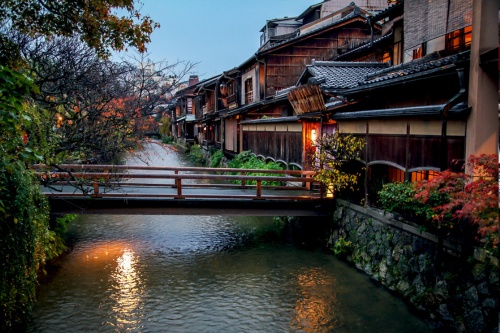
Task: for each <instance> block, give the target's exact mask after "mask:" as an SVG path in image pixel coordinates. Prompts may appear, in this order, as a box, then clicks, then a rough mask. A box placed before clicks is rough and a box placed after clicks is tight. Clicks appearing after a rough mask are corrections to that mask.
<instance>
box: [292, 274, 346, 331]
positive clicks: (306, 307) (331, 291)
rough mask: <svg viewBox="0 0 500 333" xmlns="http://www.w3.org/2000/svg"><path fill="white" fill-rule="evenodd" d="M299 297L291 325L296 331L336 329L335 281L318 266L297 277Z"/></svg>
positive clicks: (336, 301) (296, 291)
mask: <svg viewBox="0 0 500 333" xmlns="http://www.w3.org/2000/svg"><path fill="white" fill-rule="evenodd" d="M296 284H297V285H296V290H295V294H296V295H297V296H298V297H297V301H296V304H295V308H294V310H293V313H292V318H291V323H290V326H291V327H293V328H294V329H297V330H298V331H299V332H331V330H333V329H335V328H336V327H337V316H338V314H337V313H336V312H335V309H336V307H337V303H338V300H337V294H336V292H335V278H334V277H333V276H332V275H331V274H327V273H326V272H325V271H324V270H321V269H319V268H317V267H315V268H309V269H306V270H304V271H301V272H299V273H298V274H297V280H296Z"/></svg>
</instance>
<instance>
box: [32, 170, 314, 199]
mask: <svg viewBox="0 0 500 333" xmlns="http://www.w3.org/2000/svg"><path fill="white" fill-rule="evenodd" d="M33 168H34V169H36V170H40V171H36V172H35V174H36V175H37V176H38V177H40V178H41V179H43V180H44V181H42V183H44V184H46V182H47V181H48V182H49V183H50V182H51V181H53V182H54V184H55V183H57V182H58V181H61V180H62V181H66V182H68V184H69V183H71V182H72V181H76V180H77V179H91V182H92V185H91V186H92V187H93V194H92V196H93V197H102V194H101V193H99V192H100V189H99V188H100V187H101V186H109V185H112V184H110V183H109V181H116V180H121V179H173V180H175V184H173V186H174V187H175V188H177V195H176V196H175V198H185V195H184V194H183V193H182V189H183V187H186V185H183V184H182V181H183V180H186V179H191V180H193V179H199V180H214V181H220V180H224V181H240V182H241V188H242V189H245V188H247V187H248V186H249V185H247V184H248V182H250V181H255V186H256V198H261V197H262V188H263V183H264V184H265V182H281V183H285V184H287V185H289V184H290V182H291V183H297V182H299V183H302V184H303V186H304V185H306V184H307V187H306V188H307V189H309V190H310V189H311V187H310V184H312V183H314V182H317V180H315V179H314V178H313V177H312V176H313V175H314V172H313V171H303V170H260V169H237V168H203V167H149V166H127V165H81V164H64V165H59V166H58V167H57V170H59V171H54V169H53V168H50V167H48V166H44V165H36V166H34V167H33ZM44 169H46V170H45V171H43V170H44ZM65 169H67V170H68V171H61V170H65ZM74 170H80V172H78V171H74ZM87 170H89V171H90V172H87ZM131 170H149V171H173V173H168V174H166V173H136V172H133V173H128V172H119V171H131ZM182 171H186V172H193V171H197V172H205V173H179V172H182ZM207 172H211V173H207ZM213 172H216V173H213ZM222 173H235V174H222ZM246 173H259V174H260V175H246ZM283 175H284V176H283ZM294 175H299V176H300V177H294ZM80 185H83V186H88V185H89V184H87V185H85V184H80ZM124 185H126V183H125V184H124ZM135 185H140V186H150V185H152V184H149V183H147V184H144V183H142V184H135ZM165 185H167V184H165ZM252 186H253V185H252ZM267 188H275V189H277V188H283V186H278V185H276V186H274V185H270V186H269V185H268V186H267ZM320 192H321V193H320V196H321V198H322V197H323V191H320Z"/></svg>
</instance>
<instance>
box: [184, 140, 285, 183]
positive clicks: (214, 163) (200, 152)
mask: <svg viewBox="0 0 500 333" xmlns="http://www.w3.org/2000/svg"><path fill="white" fill-rule="evenodd" d="M186 154H187V156H188V159H189V160H190V162H191V163H193V164H195V165H203V166H209V167H211V168H224V167H227V168H235V169H256V170H285V169H284V168H283V166H282V165H281V164H279V163H276V162H274V161H268V162H266V161H264V160H262V159H261V158H258V157H257V156H255V155H254V154H253V153H252V152H251V151H249V150H248V151H243V152H241V153H239V154H237V155H236V156H234V157H233V158H231V159H227V158H226V157H225V156H224V153H223V152H222V151H221V150H217V149H211V150H210V151H208V152H206V151H205V150H204V149H203V148H201V146H200V145H198V144H195V145H191V146H189V147H188V149H187V151H186ZM228 174H231V175H238V174H239V173H238V172H230V173H228ZM246 175H247V176H266V175H269V174H266V173H259V172H249V173H246ZM275 176H284V175H275ZM231 182H233V183H235V184H239V183H240V182H241V181H236V180H235V181H231ZM255 183H256V182H255V181H248V182H246V184H247V185H255ZM280 184H281V183H280V182H276V181H264V182H262V185H272V186H279V185H280Z"/></svg>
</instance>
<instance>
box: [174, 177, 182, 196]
mask: <svg viewBox="0 0 500 333" xmlns="http://www.w3.org/2000/svg"><path fill="white" fill-rule="evenodd" d="M181 182H182V179H180V178H177V179H176V180H175V186H176V187H177V195H176V196H175V197H174V198H175V199H184V197H183V196H182V183H181Z"/></svg>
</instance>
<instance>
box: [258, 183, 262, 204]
mask: <svg viewBox="0 0 500 333" xmlns="http://www.w3.org/2000/svg"><path fill="white" fill-rule="evenodd" d="M261 196H262V181H261V180H260V179H259V180H257V198H259V199H260V198H261Z"/></svg>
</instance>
